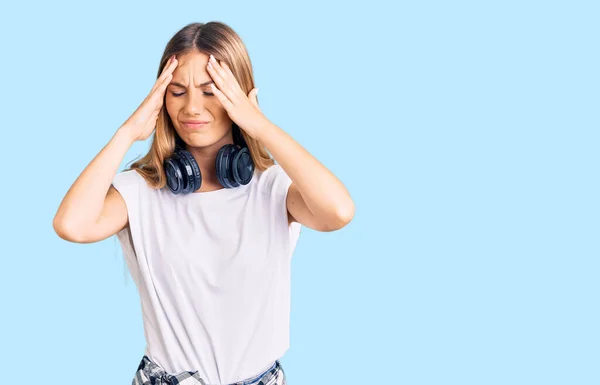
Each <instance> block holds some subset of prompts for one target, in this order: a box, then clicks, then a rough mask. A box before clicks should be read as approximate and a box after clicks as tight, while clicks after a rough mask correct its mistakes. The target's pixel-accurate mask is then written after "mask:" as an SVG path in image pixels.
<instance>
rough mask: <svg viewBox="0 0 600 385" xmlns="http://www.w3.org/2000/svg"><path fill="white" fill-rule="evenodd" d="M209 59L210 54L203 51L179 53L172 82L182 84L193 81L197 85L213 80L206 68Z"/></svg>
mask: <svg viewBox="0 0 600 385" xmlns="http://www.w3.org/2000/svg"><path fill="white" fill-rule="evenodd" d="M208 59H209V57H208V55H207V54H205V53H202V52H190V53H186V54H183V55H177V67H176V68H175V69H174V70H173V79H172V81H171V84H174V85H180V86H182V85H185V84H186V83H189V82H192V81H193V82H194V84H196V85H198V84H201V83H207V82H211V81H212V78H211V77H210V75H209V73H208V71H207V70H206V65H207V64H208Z"/></svg>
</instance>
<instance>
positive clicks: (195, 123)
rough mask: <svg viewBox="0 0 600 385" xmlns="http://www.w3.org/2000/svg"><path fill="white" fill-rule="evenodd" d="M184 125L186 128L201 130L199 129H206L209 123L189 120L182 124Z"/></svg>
mask: <svg viewBox="0 0 600 385" xmlns="http://www.w3.org/2000/svg"><path fill="white" fill-rule="evenodd" d="M181 123H182V124H183V126H184V127H187V128H199V127H204V126H206V125H207V124H208V123H209V122H204V121H201V120H188V121H185V122H181Z"/></svg>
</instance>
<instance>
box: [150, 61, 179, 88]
mask: <svg viewBox="0 0 600 385" xmlns="http://www.w3.org/2000/svg"><path fill="white" fill-rule="evenodd" d="M175 68H177V58H173V60H171V61H170V62H169V63H168V64H167V65H165V68H163V72H162V73H161V74H160V76H159V78H158V79H157V80H156V83H155V84H154V87H153V88H152V91H154V89H155V88H157V87H158V84H161V83H162V81H164V78H165V77H166V76H168V75H169V74H173V71H174V70H175ZM161 78H162V79H161Z"/></svg>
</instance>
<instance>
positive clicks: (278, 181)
mask: <svg viewBox="0 0 600 385" xmlns="http://www.w3.org/2000/svg"><path fill="white" fill-rule="evenodd" d="M291 182H292V180H291V179H290V177H289V176H288V175H287V174H286V172H285V170H284V169H283V168H282V167H281V165H279V164H277V163H275V164H273V165H272V166H269V168H267V169H266V170H263V171H261V172H259V173H258V174H257V185H258V187H259V188H260V189H261V190H262V191H266V192H280V193H286V194H287V190H288V188H289V186H290V184H291Z"/></svg>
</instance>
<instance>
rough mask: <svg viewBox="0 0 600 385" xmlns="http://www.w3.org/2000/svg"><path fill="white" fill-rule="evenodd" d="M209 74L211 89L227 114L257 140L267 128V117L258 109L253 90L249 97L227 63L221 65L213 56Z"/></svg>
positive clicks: (255, 90)
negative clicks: (262, 130) (263, 128)
mask: <svg viewBox="0 0 600 385" xmlns="http://www.w3.org/2000/svg"><path fill="white" fill-rule="evenodd" d="M207 68H208V74H209V75H210V76H211V78H212V79H213V81H214V83H213V84H211V85H210V86H211V88H212V91H213V93H214V94H215V96H216V97H217V99H219V102H220V103H221V105H222V106H223V108H225V110H226V111H227V114H228V115H229V117H230V118H231V120H233V121H234V122H235V123H236V124H237V125H238V126H239V127H240V128H241V129H243V130H244V131H245V132H246V133H247V134H248V135H250V137H252V138H254V139H256V138H257V137H258V135H259V131H260V129H261V127H264V126H265V122H266V121H267V117H266V116H265V115H264V114H263V113H262V111H261V110H260V108H259V107H258V100H257V98H256V93H257V91H258V88H253V89H252V90H251V91H250V93H248V96H246V95H245V94H244V91H243V90H242V88H241V87H240V84H239V83H238V81H237V79H236V78H235V76H234V75H233V73H232V72H231V69H229V67H228V66H227V64H226V63H219V62H218V61H217V60H216V59H215V58H214V57H213V56H212V55H210V59H209V60H208V65H207Z"/></svg>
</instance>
